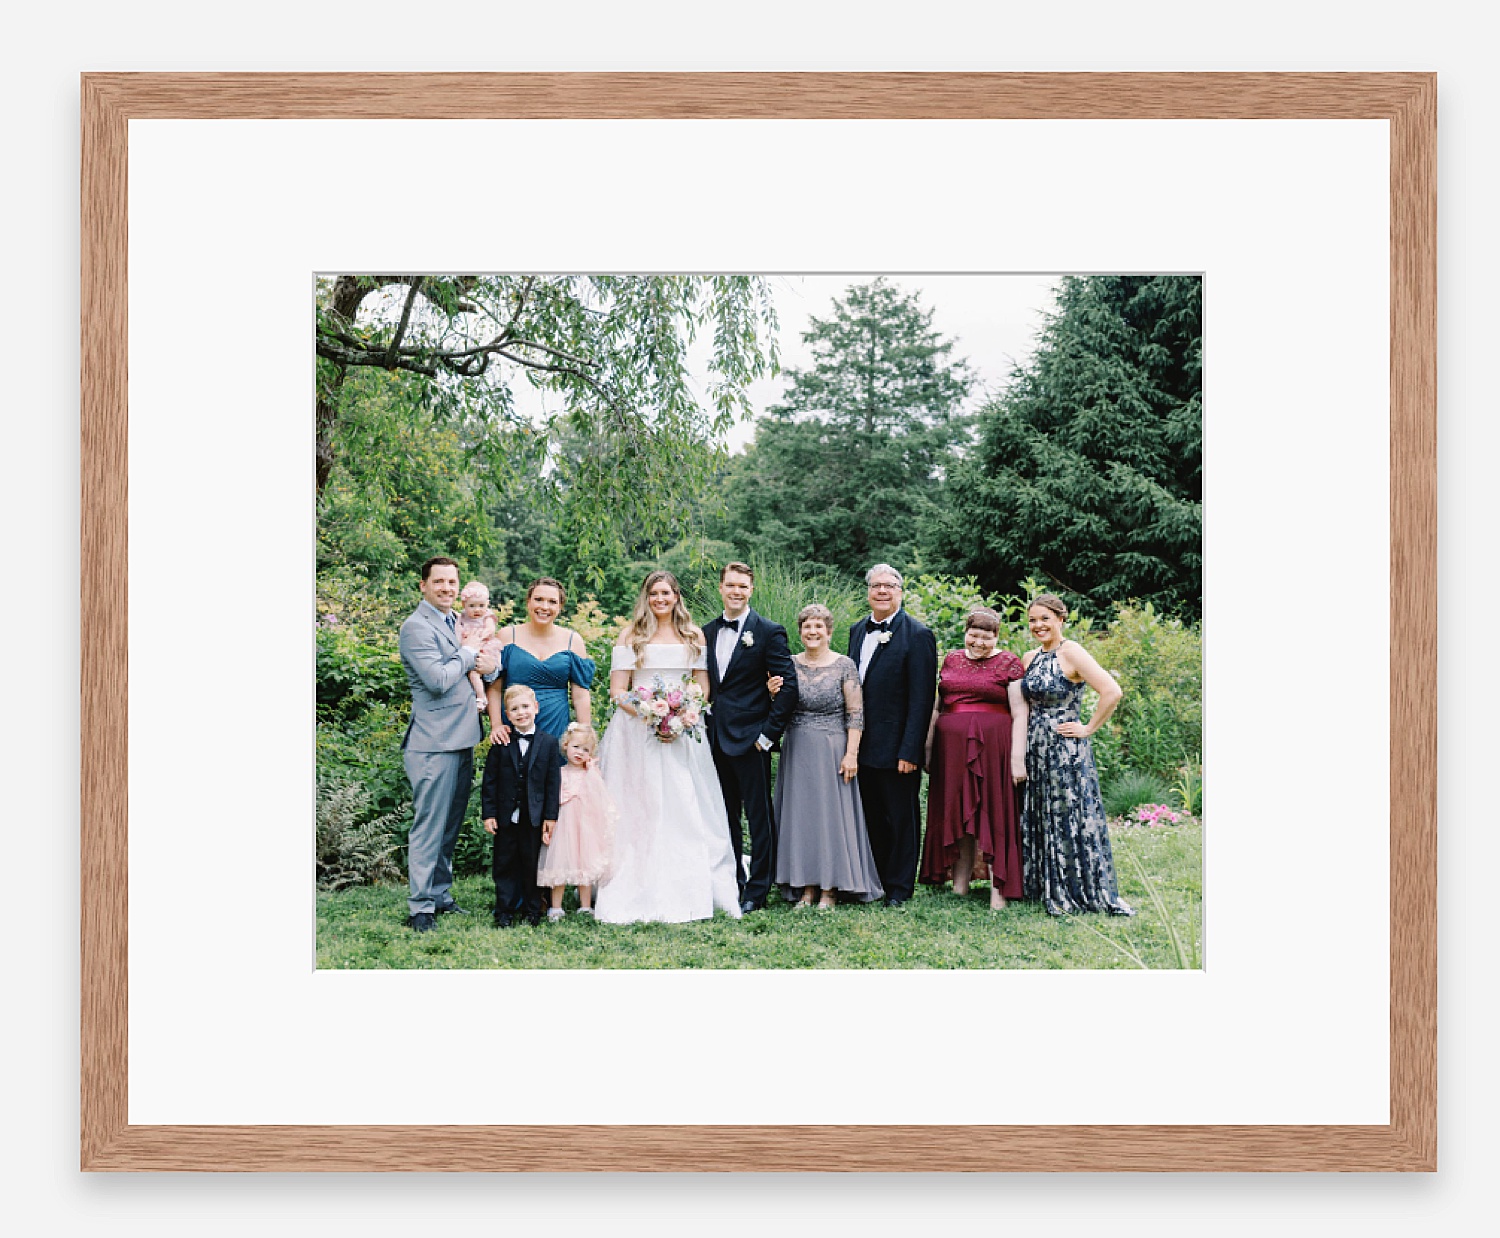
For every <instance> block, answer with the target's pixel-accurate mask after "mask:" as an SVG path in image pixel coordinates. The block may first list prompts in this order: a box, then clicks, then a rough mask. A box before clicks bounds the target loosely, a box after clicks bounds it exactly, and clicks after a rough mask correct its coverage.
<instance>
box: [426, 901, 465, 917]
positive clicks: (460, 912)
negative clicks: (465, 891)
mask: <svg viewBox="0 0 1500 1238" xmlns="http://www.w3.org/2000/svg"><path fill="white" fill-rule="evenodd" d="M434 914H435V915H439V916H466V915H468V914H469V913H468V912H467V911H465V910H464V909H463V908H462V907H460V906H459V905H458V904H457V903H449V904H448V905H447V906H446V907H439V908H438V909H437V911H436V912H435V913H434Z"/></svg>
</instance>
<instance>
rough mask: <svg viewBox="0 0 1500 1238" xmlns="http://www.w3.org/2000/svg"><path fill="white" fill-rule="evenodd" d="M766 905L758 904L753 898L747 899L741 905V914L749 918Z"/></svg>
mask: <svg viewBox="0 0 1500 1238" xmlns="http://www.w3.org/2000/svg"><path fill="white" fill-rule="evenodd" d="M764 905H765V904H763V903H757V902H756V901H755V900H754V899H753V898H747V899H746V900H745V901H744V902H743V903H741V904H740V914H741V915H746V916H748V915H749V914H750V913H751V912H752V911H759V910H760V909H761V908H762V907H763V906H764Z"/></svg>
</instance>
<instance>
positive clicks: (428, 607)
mask: <svg viewBox="0 0 1500 1238" xmlns="http://www.w3.org/2000/svg"><path fill="white" fill-rule="evenodd" d="M420 588H421V591H422V600H421V601H420V602H419V603H417V609H416V610H414V611H412V613H411V617H410V618H408V619H407V621H406V622H405V623H403V624H402V625H401V665H402V666H404V667H405V668H406V678H407V681H408V682H409V683H410V684H411V723H410V725H408V726H407V728H406V736H405V738H403V739H402V741H401V751H402V760H403V763H404V764H405V766H406V776H407V777H408V778H410V779H411V790H412V798H413V799H414V800H415V803H414V804H413V806H412V807H413V815H414V819H413V821H412V824H411V835H410V837H409V839H408V844H407V858H406V868H407V874H408V891H407V899H406V908H407V911H408V912H409V913H410V919H408V921H407V923H408V924H409V925H410V926H411V927H412V928H413V929H415V930H416V931H417V932H419V933H425V932H427V931H428V930H429V929H431V928H432V924H433V917H434V916H440V915H443V914H444V913H445V912H462V910H463V909H462V908H461V907H459V905H458V904H457V903H455V902H454V901H453V847H454V844H455V843H457V842H458V831H459V827H460V826H462V825H463V822H464V813H465V811H466V810H467V809H468V806H469V793H470V792H471V791H472V790H473V788H474V745H475V744H477V743H479V741H480V739H481V738H483V736H482V735H481V733H480V729H479V716H478V712H477V711H476V710H475V708H474V689H473V688H472V687H470V686H469V679H468V675H469V672H470V671H471V670H477V671H478V672H479V673H480V674H481V675H493V674H494V672H495V670H496V667H497V662H496V659H495V656H494V655H493V654H491V653H487V652H483V651H481V650H480V649H479V638H478V637H474V638H471V642H470V643H465V642H463V641H460V640H459V638H458V629H457V623H456V620H455V618H454V615H453V603H454V602H455V601H457V599H458V564H456V563H455V562H454V561H453V560H452V559H444V558H441V557H439V558H434V559H428V560H427V562H426V563H424V564H422V583H421V585H420Z"/></svg>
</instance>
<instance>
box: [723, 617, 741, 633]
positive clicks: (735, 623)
mask: <svg viewBox="0 0 1500 1238" xmlns="http://www.w3.org/2000/svg"><path fill="white" fill-rule="evenodd" d="M742 622H743V620H740V619H725V620H724V626H725V627H726V628H728V629H729V630H730V631H731V632H738V631H739V630H740V624H741V623H742Z"/></svg>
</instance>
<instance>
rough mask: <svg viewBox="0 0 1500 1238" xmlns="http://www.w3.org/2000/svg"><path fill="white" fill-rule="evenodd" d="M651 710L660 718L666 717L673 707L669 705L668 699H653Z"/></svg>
mask: <svg viewBox="0 0 1500 1238" xmlns="http://www.w3.org/2000/svg"><path fill="white" fill-rule="evenodd" d="M651 712H652V713H653V714H655V715H656V716H657V717H658V718H665V717H666V716H667V715H668V714H669V713H671V712H672V707H671V706H670V705H668V704H667V703H666V701H652V702H651Z"/></svg>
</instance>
